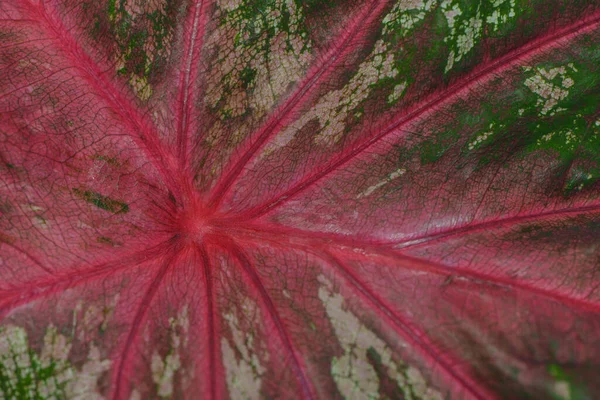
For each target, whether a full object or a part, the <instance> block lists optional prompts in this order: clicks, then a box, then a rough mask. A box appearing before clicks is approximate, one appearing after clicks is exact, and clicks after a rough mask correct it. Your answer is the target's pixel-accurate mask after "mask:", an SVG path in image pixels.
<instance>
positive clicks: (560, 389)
mask: <svg viewBox="0 0 600 400" xmlns="http://www.w3.org/2000/svg"><path fill="white" fill-rule="evenodd" d="M553 389H554V393H555V394H556V395H558V396H559V398H560V399H564V400H570V399H571V389H570V388H569V384H568V383H567V382H564V381H560V382H556V383H555V384H554V387H553Z"/></svg>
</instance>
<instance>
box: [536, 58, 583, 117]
mask: <svg viewBox="0 0 600 400" xmlns="http://www.w3.org/2000/svg"><path fill="white" fill-rule="evenodd" d="M568 68H569V69H571V70H572V71H575V67H573V66H572V65H571V64H569V65H568ZM525 71H528V70H527V69H525ZM535 71H536V74H535V75H534V76H532V77H529V78H527V79H526V80H525V86H527V87H528V88H529V90H531V91H532V92H533V93H535V94H537V95H538V96H539V98H538V100H537V106H538V107H539V108H541V110H540V114H541V115H554V114H556V113H557V112H560V110H564V108H562V109H561V108H555V107H556V106H557V105H558V104H559V103H560V101H561V100H564V99H565V98H567V96H568V95H569V91H568V90H567V89H569V88H571V87H572V86H573V85H574V84H575V82H574V81H573V79H572V78H571V77H569V76H568V73H569V71H568V69H567V68H565V67H564V66H563V67H556V68H551V69H549V70H546V69H545V68H536V69H535ZM557 78H558V79H559V80H560V83H557V82H556V80H557Z"/></svg>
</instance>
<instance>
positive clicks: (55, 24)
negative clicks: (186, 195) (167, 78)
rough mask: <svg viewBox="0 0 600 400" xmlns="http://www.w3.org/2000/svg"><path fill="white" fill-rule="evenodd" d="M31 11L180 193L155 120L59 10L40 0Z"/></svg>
mask: <svg viewBox="0 0 600 400" xmlns="http://www.w3.org/2000/svg"><path fill="white" fill-rule="evenodd" d="M26 6H27V7H30V8H33V6H32V5H30V4H26ZM32 13H34V14H37V15H39V17H40V19H41V20H42V21H43V22H45V24H46V25H47V27H48V30H50V31H51V32H52V34H54V35H55V36H56V38H57V39H58V41H59V43H60V45H61V47H62V48H63V51H64V52H65V53H66V54H68V55H69V57H70V58H71V60H72V62H73V66H74V67H76V68H77V69H78V70H79V71H81V72H83V74H84V75H85V76H86V78H87V81H88V82H89V83H90V85H91V86H92V87H93V88H94V90H95V92H96V93H99V94H100V95H101V96H102V98H103V99H104V100H105V101H106V102H107V103H108V104H109V105H110V108H111V110H112V111H113V112H115V113H116V114H117V115H119V117H120V119H121V121H122V122H123V123H124V124H125V125H126V126H127V127H128V129H129V132H130V136H131V137H132V139H133V140H134V141H135V142H136V143H137V144H138V146H140V148H141V149H143V150H144V151H145V152H146V154H147V155H148V157H149V160H150V162H151V163H152V164H153V165H154V166H155V167H156V169H157V170H158V171H159V173H160V174H161V176H162V177H163V178H164V180H165V184H166V185H167V186H168V187H169V189H171V191H172V192H173V193H177V194H178V193H179V192H178V191H177V185H175V184H174V180H173V176H174V175H173V173H172V171H173V168H172V166H171V165H170V162H169V160H170V159H171V155H170V154H167V153H165V152H164V151H163V147H164V146H162V144H161V142H160V139H159V135H158V133H157V131H156V128H155V127H154V126H153V124H152V122H151V121H150V120H148V119H147V118H145V117H144V116H142V115H140V114H139V113H138V110H137V108H136V106H135V104H134V103H132V102H131V101H130V100H129V99H127V98H126V96H125V95H124V94H123V93H121V91H120V90H119V89H118V88H117V87H116V86H115V85H114V84H113V82H111V81H110V80H109V79H107V78H106V76H105V74H104V72H103V71H101V70H100V69H99V68H98V65H97V64H96V63H95V62H94V61H93V60H92V57H90V55H89V54H87V53H86V52H85V50H84V49H83V48H82V47H81V46H80V45H79V44H78V42H77V40H76V39H75V38H74V37H73V36H72V35H71V33H70V31H69V30H68V29H67V28H66V27H65V26H64V25H63V24H62V23H61V22H60V20H58V19H57V18H55V16H56V15H57V11H55V10H50V11H48V10H47V8H46V5H45V2H44V0H40V1H39V6H38V7H37V8H36V9H33V10H32Z"/></svg>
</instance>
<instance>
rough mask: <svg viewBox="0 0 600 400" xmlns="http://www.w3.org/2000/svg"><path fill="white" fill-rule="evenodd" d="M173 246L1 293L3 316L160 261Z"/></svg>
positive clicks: (157, 248)
mask: <svg viewBox="0 0 600 400" xmlns="http://www.w3.org/2000/svg"><path fill="white" fill-rule="evenodd" d="M170 243H171V240H169V241H165V242H161V243H159V244H157V245H155V246H153V247H150V248H148V249H145V250H143V251H140V252H136V253H133V254H131V255H130V256H124V257H123V256H121V257H119V258H118V259H117V260H115V261H110V262H106V263H102V264H99V265H96V266H93V267H91V268H89V269H86V270H84V271H80V270H76V271H72V272H70V273H69V274H63V275H57V274H56V273H54V274H53V276H54V277H55V279H52V280H44V281H39V280H38V281H35V282H27V283H25V284H24V285H22V286H21V287H13V288H11V290H9V291H1V292H0V297H2V298H3V304H2V306H0V317H1V316H2V315H5V314H6V313H7V312H8V311H10V310H11V309H14V308H15V307H17V306H19V305H22V304H26V303H31V302H32V301H34V300H36V299H38V298H41V297H47V296H50V295H53V294H55V293H58V292H59V291H64V290H65V289H66V288H73V287H76V286H79V285H82V284H84V283H87V282H91V281H94V280H95V279H100V278H102V277H103V276H105V275H107V274H115V273H117V272H119V271H121V270H123V269H125V268H130V267H132V266H135V265H139V264H141V263H143V262H147V261H150V260H152V259H154V258H157V257H159V256H160V255H161V254H163V253H164V251H165V249H166V248H167V247H168V246H169V245H170ZM0 319H1V318H0Z"/></svg>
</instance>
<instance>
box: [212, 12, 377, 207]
mask: <svg viewBox="0 0 600 400" xmlns="http://www.w3.org/2000/svg"><path fill="white" fill-rule="evenodd" d="M386 3H387V1H372V2H371V3H370V4H368V5H367V6H365V8H364V9H363V11H362V12H360V13H359V14H358V15H356V16H355V17H354V18H353V19H352V21H350V23H349V27H348V29H345V30H344V33H343V34H342V35H341V36H340V37H339V38H337V39H336V40H335V41H334V43H333V45H332V47H331V49H330V50H329V51H328V52H327V53H326V54H325V55H323V56H322V60H324V61H323V62H322V63H321V64H319V65H317V66H315V67H314V68H312V69H311V70H310V71H309V72H308V73H307V76H306V77H305V78H304V80H303V81H302V82H301V83H300V84H299V86H298V88H297V90H296V92H295V93H294V95H293V96H291V97H290V98H288V99H287V101H286V102H285V103H284V104H282V105H281V106H280V107H278V108H277V109H276V110H275V111H274V112H273V113H272V114H271V117H270V118H269V119H267V121H266V122H265V123H264V125H263V126H262V127H261V128H260V129H259V130H258V132H257V133H256V134H255V135H252V136H256V140H255V141H254V142H253V143H252V144H250V145H249V147H248V149H247V150H246V151H245V152H244V153H243V154H242V155H241V157H240V158H239V159H238V160H237V161H236V162H235V163H234V164H233V166H232V167H231V169H229V170H228V172H227V174H223V176H224V178H223V179H221V180H220V181H219V182H218V183H217V185H216V186H215V189H214V191H213V194H212V195H211V199H210V201H209V204H210V206H212V207H215V208H216V207H217V206H218V205H219V203H220V201H221V200H222V198H223V196H225V194H227V192H228V190H229V189H230V188H231V186H232V184H233V183H234V181H235V180H236V179H237V177H238V176H239V175H240V174H241V173H242V171H243V169H244V167H245V166H246V165H248V163H249V162H250V161H251V160H252V159H253V157H254V155H255V154H256V153H257V151H258V150H259V149H260V148H261V147H262V146H263V145H264V144H265V143H266V142H267V141H268V140H269V139H270V138H272V137H273V136H274V135H276V134H277V133H279V129H278V128H280V127H281V126H284V125H285V124H286V123H287V122H290V120H291V119H292V118H293V113H294V111H296V110H298V109H299V108H300V107H302V106H303V105H304V104H305V103H306V101H309V100H310V98H311V95H312V94H313V92H314V90H311V88H312V87H314V86H315V85H316V84H317V83H318V82H319V81H322V80H324V79H326V78H327V77H328V76H329V75H330V73H331V72H332V71H333V70H334V69H335V67H336V65H337V64H336V62H337V61H338V60H339V59H341V58H343V57H344V56H345V55H346V54H348V53H349V52H351V51H352V50H354V48H353V47H351V46H350V44H351V43H352V42H353V41H354V40H355V38H356V36H357V35H358V33H359V32H360V30H361V29H365V27H366V26H369V25H370V24H371V23H372V22H373V20H374V19H376V18H377V16H378V15H379V13H380V12H381V11H382V10H383V9H385V7H386Z"/></svg>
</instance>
